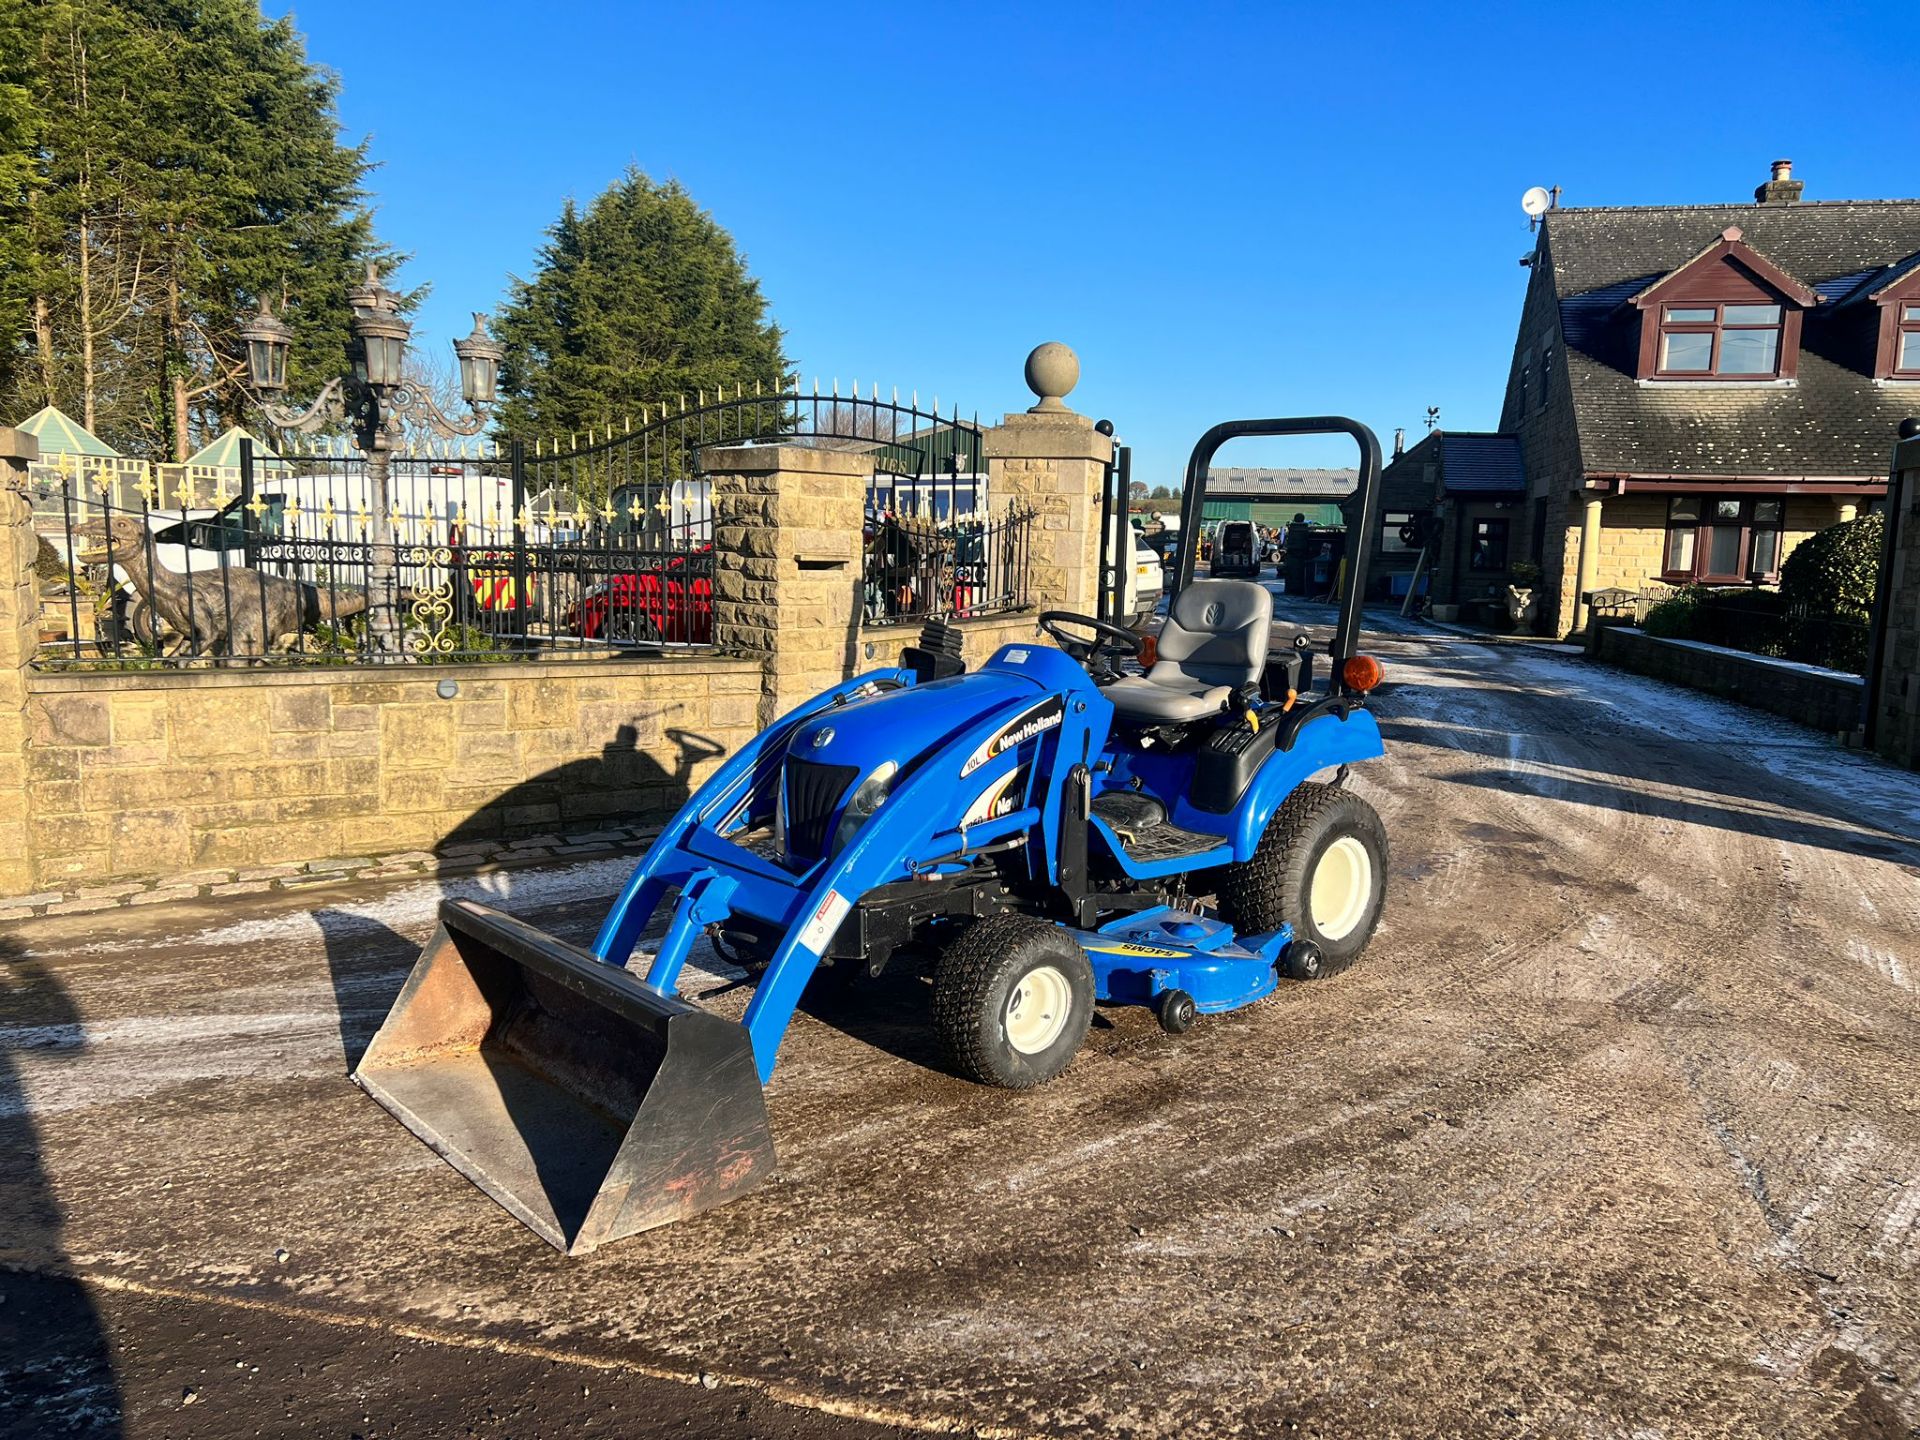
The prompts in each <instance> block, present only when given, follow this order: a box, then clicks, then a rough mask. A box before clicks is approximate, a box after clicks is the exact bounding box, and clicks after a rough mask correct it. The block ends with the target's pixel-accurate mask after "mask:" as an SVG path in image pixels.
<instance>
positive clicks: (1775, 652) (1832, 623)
mask: <svg viewBox="0 0 1920 1440" xmlns="http://www.w3.org/2000/svg"><path fill="white" fill-rule="evenodd" d="M1594 598H1595V599H1596V601H1597V600H1599V598H1600V597H1599V596H1598V595H1596V596H1595V597H1594ZM1640 601H1641V603H1639V604H1637V605H1636V607H1635V610H1636V618H1635V622H1634V623H1636V624H1639V625H1641V626H1642V627H1643V628H1645V629H1646V631H1647V633H1648V634H1650V635H1658V636H1663V637H1666V638H1669V639H1681V640H1698V641H1700V642H1702V643H1703V644H1707V645H1720V646H1724V647H1725V648H1727V649H1730V650H1744V651H1746V652H1748V653H1749V654H1753V655H1767V656H1772V657H1774V658H1776V659H1783V660H1793V661H1797V662H1799V663H1800V664H1803V665H1817V666H1820V667H1821V668H1823V669H1827V670H1839V671H1844V672H1846V673H1848V674H1852V675H1860V674H1863V673H1865V670H1866V663H1867V652H1868V644H1869V640H1870V636H1871V624H1870V621H1869V618H1868V617H1867V616H1866V615H1862V614H1846V613H1834V612H1826V611H1816V610H1813V609H1810V608H1809V607H1807V606H1805V605H1800V604H1795V603H1793V602H1792V601H1789V600H1788V599H1787V597H1786V596H1784V595H1783V594H1781V593H1780V592H1779V591H1778V590H1764V589H1755V588H1752V587H1749V586H1739V587H1726V588H1714V587H1709V586H1700V585H1689V586H1685V587H1682V588H1679V589H1673V590H1668V591H1666V592H1664V593H1660V594H1652V593H1651V592H1643V595H1642V596H1641V597H1640ZM1613 608H1615V609H1620V608H1624V607H1620V606H1615V607H1613Z"/></svg>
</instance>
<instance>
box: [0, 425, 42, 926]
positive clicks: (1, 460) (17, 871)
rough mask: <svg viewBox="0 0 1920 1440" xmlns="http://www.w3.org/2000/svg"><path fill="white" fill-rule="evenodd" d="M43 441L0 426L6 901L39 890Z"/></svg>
mask: <svg viewBox="0 0 1920 1440" xmlns="http://www.w3.org/2000/svg"><path fill="white" fill-rule="evenodd" d="M39 458H40V442H39V441H38V440H36V439H34V437H33V436H31V435H23V434H21V433H20V432H19V431H18V430H10V429H6V428H4V427H0V895H25V894H27V893H28V892H29V891H31V890H32V889H33V888H34V885H33V865H32V862H31V860H30V859H29V857H28V855H27V681H28V669H27V667H28V665H29V663H30V662H31V661H32V659H33V652H34V650H35V648H36V647H37V646H38V644H39V641H40V586H39V583H38V581H36V580H35V578H34V573H33V569H34V561H35V559H36V558H37V552H38V550H39V541H38V538H37V537H36V536H35V534H34V531H33V511H32V508H31V507H30V506H29V505H28V503H27V466H29V465H30V464H32V463H33V462H34V461H35V460H37V459H39Z"/></svg>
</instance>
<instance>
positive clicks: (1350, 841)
mask: <svg viewBox="0 0 1920 1440" xmlns="http://www.w3.org/2000/svg"><path fill="white" fill-rule="evenodd" d="M1372 899H1373V857H1372V856H1371V855H1369V854H1368V853H1367V847H1366V846H1365V845H1362V844H1361V843H1360V842H1359V840H1357V839H1356V838H1355V837H1353V836H1351V835H1342V836H1341V837H1340V838H1339V839H1338V840H1336V841H1334V842H1333V843H1332V844H1331V845H1329V846H1327V848H1326V849H1325V850H1322V851H1321V852H1320V861H1319V863H1318V864H1317V865H1315V866H1314V867H1313V884H1312V885H1311V886H1309V887H1308V894H1307V908H1308V910H1309V911H1310V912H1311V914H1312V916H1313V928H1314V929H1315V930H1317V931H1319V932H1320V938H1321V939H1323V940H1344V939H1346V938H1347V936H1349V935H1351V934H1352V933H1353V932H1354V930H1355V929H1356V928H1358V926H1359V924H1360V922H1361V921H1362V920H1363V919H1365V918H1366V914H1367V904H1368V902H1369V901H1371V900H1372Z"/></svg>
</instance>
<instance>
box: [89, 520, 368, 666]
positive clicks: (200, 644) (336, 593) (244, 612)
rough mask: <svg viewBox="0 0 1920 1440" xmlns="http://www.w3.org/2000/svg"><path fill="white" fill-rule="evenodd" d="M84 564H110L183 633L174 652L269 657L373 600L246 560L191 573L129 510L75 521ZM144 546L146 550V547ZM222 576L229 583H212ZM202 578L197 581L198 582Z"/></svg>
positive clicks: (356, 589)
mask: <svg viewBox="0 0 1920 1440" xmlns="http://www.w3.org/2000/svg"><path fill="white" fill-rule="evenodd" d="M74 535H75V536H76V538H78V539H80V540H81V541H83V542H92V543H89V544H87V545H86V547H85V549H84V550H83V551H81V552H80V553H79V558H80V559H81V560H82V561H83V562H85V563H87V564H90V565H91V564H99V563H102V562H111V563H112V564H114V565H115V566H116V567H117V568H118V569H119V571H120V573H121V574H122V575H124V576H125V577H126V579H127V581H128V582H129V583H130V584H131V585H132V586H133V588H134V590H136V591H137V592H138V593H139V595H140V597H141V598H142V599H143V600H145V601H146V602H147V603H148V605H150V606H151V607H152V608H153V610H154V611H155V613H157V614H158V615H159V616H160V617H161V618H162V619H163V620H165V621H166V622H167V624H168V625H169V626H171V627H172V628H173V630H174V631H176V632H177V633H178V634H179V636H180V637H181V638H180V640H179V641H178V643H177V644H176V645H175V646H174V647H173V649H172V650H170V651H168V652H167V653H168V654H169V655H176V654H178V653H179V652H180V651H182V650H185V649H189V648H191V649H193V650H194V651H196V652H198V653H204V654H209V655H211V654H217V653H220V651H221V649H222V647H223V646H224V650H225V653H226V654H228V655H235V656H251V657H261V656H265V655H266V654H267V653H268V652H269V651H270V650H272V649H273V648H275V647H276V646H279V645H281V644H282V642H283V641H291V640H293V639H297V638H298V637H299V636H300V635H301V634H302V633H303V632H304V631H305V630H307V629H308V628H309V627H311V626H314V625H318V624H321V623H322V622H328V623H338V622H339V621H342V620H345V619H347V618H349V617H350V616H354V615H359V614H363V613H364V612H365V611H366V610H367V608H368V606H369V604H370V603H371V599H370V597H369V595H368V593H367V591H366V589H365V588H364V587H362V586H358V585H345V586H337V587H328V588H325V589H323V588H321V587H320V586H318V585H313V584H310V583H309V582H307V581H305V580H293V579H289V578H288V577H286V576H283V575H269V574H267V573H266V572H264V571H261V570H250V569H248V568H247V567H246V566H244V565H229V566H226V567H224V568H223V569H222V570H218V571H215V570H209V571H208V572H206V573H205V574H204V575H195V576H187V575H182V574H180V573H179V572H177V571H174V570H169V569H167V568H166V566H164V565H162V564H161V563H160V557H159V555H158V554H157V553H156V548H157V547H156V546H155V544H154V539H153V532H152V531H151V530H149V529H148V528H147V527H146V526H144V525H142V524H141V523H140V522H139V521H138V520H136V519H135V518H133V517H132V516H130V515H114V516H110V517H105V518H102V519H98V520H88V521H86V522H84V523H83V524H80V525H77V526H75V527H74ZM142 552H144V554H143V553H142ZM216 574H219V575H222V576H224V582H225V583H224V589H222V587H221V585H220V584H217V583H209V582H210V581H211V580H212V579H213V577H214V575H216ZM196 579H197V580H198V581H199V584H198V586H197V587H196V586H195V584H194V581H195V580H196Z"/></svg>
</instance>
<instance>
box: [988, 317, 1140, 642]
mask: <svg viewBox="0 0 1920 1440" xmlns="http://www.w3.org/2000/svg"><path fill="white" fill-rule="evenodd" d="M1079 379H1080V362H1079V360H1078V359H1076V358H1075V356H1074V353H1073V351H1071V350H1069V349H1068V348H1067V347H1066V346H1064V345H1061V344H1059V343H1057V342H1049V343H1048V344H1045V345H1042V346H1040V347H1039V348H1037V349H1036V350H1035V351H1034V352H1033V353H1032V354H1031V355H1029V356H1028V357H1027V385H1028V387H1029V388H1030V389H1032V391H1033V393H1034V394H1035V395H1036V396H1038V397H1039V403H1038V404H1036V405H1035V406H1033V408H1032V409H1030V410H1028V411H1026V412H1025V413H1024V414H1017V415H1009V416H1007V417H1006V418H1005V419H1004V420H1002V421H1001V423H1000V424H998V425H996V426H994V427H993V428H992V429H990V430H988V431H987V432H986V434H985V436H984V437H982V438H983V445H984V448H985V451H986V457H987V475H988V479H987V493H988V499H989V502H990V503H991V504H992V506H993V508H994V510H995V512H996V513H998V514H1004V513H1005V512H1006V509H1007V506H1008V505H1009V504H1010V503H1011V504H1012V505H1014V506H1016V507H1018V508H1020V509H1023V510H1024V509H1032V510H1033V511H1034V517H1035V518H1034V522H1033V532H1032V537H1033V538H1032V548H1031V550H1030V552H1029V553H1030V561H1029V565H1028V571H1027V595H1028V598H1029V599H1030V600H1031V601H1032V602H1033V607H1034V609H1036V610H1073V611H1076V612H1078V613H1080V614H1082V615H1092V614H1094V613H1095V611H1096V610H1097V609H1098V606H1099V594H1098V590H1099V583H1100V579H1099V569H1100V487H1101V484H1102V482H1103V480H1104V478H1105V476H1106V468H1107V466H1108V465H1109V464H1111V463H1112V461H1113V441H1112V439H1111V438H1109V437H1108V436H1105V435H1102V434H1101V433H1100V432H1099V431H1098V430H1096V429H1094V428H1093V421H1091V420H1089V419H1088V418H1087V417H1086V416H1084V415H1079V414H1075V413H1074V412H1073V411H1072V410H1069V409H1068V408H1067V406H1066V404H1065V397H1066V395H1067V394H1068V392H1069V391H1071V390H1072V389H1073V387H1074V385H1075V384H1077V383H1078V381H1079ZM1127 558H1128V557H1125V556H1123V557H1121V559H1122V562H1123V563H1124V562H1125V561H1126V559H1127Z"/></svg>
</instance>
